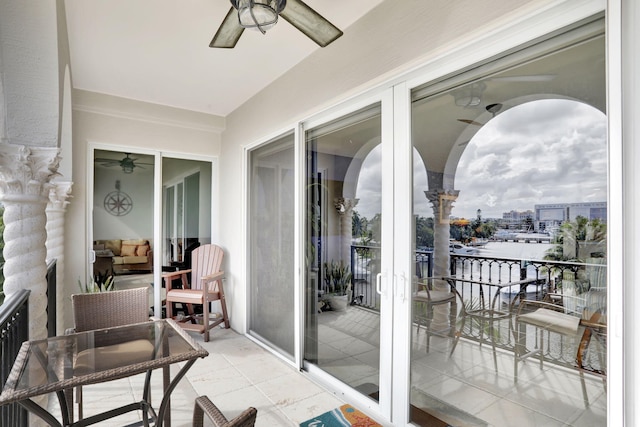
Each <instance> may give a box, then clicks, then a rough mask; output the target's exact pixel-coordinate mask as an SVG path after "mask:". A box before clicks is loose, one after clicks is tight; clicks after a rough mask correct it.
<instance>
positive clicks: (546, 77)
mask: <svg viewBox="0 0 640 427" xmlns="http://www.w3.org/2000/svg"><path fill="white" fill-rule="evenodd" d="M555 78H556V75H555V74H532V75H528V76H498V77H491V78H490V79H489V80H493V81H500V82H532V83H535V82H548V81H551V80H553V79H555Z"/></svg>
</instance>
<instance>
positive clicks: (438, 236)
mask: <svg viewBox="0 0 640 427" xmlns="http://www.w3.org/2000/svg"><path fill="white" fill-rule="evenodd" d="M458 193H459V192H458V190H443V189H438V190H429V191H425V192H424V194H425V195H426V196H427V199H428V200H429V201H430V202H431V205H432V207H433V218H434V221H433V275H434V276H448V275H449V262H450V256H449V216H450V215H451V208H452V207H453V202H455V200H456V199H457V198H458ZM433 287H434V289H435V290H441V291H448V290H449V286H448V285H447V284H446V282H445V281H435V282H434V283H433ZM449 322H450V310H449V306H448V305H438V306H435V307H434V308H433V319H432V321H431V327H432V328H433V329H434V330H441V329H444V328H445V327H448V326H451V325H449Z"/></svg>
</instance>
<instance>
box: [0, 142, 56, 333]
mask: <svg viewBox="0 0 640 427" xmlns="http://www.w3.org/2000/svg"><path fill="white" fill-rule="evenodd" d="M58 162H59V158H58V149H57V148H44V147H25V146H18V145H10V144H0V200H1V201H2V203H3V204H4V206H5V211H4V223H5V230H4V241H5V246H4V259H5V265H4V276H5V282H4V292H5V295H6V297H7V298H10V297H11V296H12V295H14V294H15V293H16V292H17V291H18V290H20V289H29V290H30V291H31V295H30V296H29V339H31V340H33V339H42V338H46V336H47V295H46V292H47V282H46V277H45V276H46V272H47V268H46V247H45V241H46V235H47V233H46V220H47V218H46V214H45V209H46V206H47V202H48V200H49V199H48V195H49V188H50V184H49V181H50V179H51V178H52V177H53V176H54V175H55V171H56V170H57V168H58Z"/></svg>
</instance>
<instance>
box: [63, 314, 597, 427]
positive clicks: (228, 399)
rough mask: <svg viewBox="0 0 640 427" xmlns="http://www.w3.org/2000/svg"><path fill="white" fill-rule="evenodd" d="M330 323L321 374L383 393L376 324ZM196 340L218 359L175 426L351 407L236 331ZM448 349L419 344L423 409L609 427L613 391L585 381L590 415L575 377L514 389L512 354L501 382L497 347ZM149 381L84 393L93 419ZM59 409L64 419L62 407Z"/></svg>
mask: <svg viewBox="0 0 640 427" xmlns="http://www.w3.org/2000/svg"><path fill="white" fill-rule="evenodd" d="M323 314H327V316H320V318H319V321H320V325H319V339H320V340H321V341H324V345H323V352H322V353H321V354H320V360H319V364H320V365H321V366H323V368H324V369H326V370H327V371H330V372H332V373H333V374H334V375H336V376H338V377H341V378H342V379H343V381H345V382H347V383H350V384H351V385H352V386H354V387H356V386H358V385H362V384H365V383H376V382H377V376H376V370H377V363H378V355H377V350H376V348H377V346H378V344H377V336H376V333H375V330H376V329H377V328H376V325H375V322H376V321H377V315H376V314H375V313H373V314H371V312H362V310H359V309H358V308H357V307H352V308H350V309H349V311H348V312H347V314H343V315H339V316H338V315H336V314H335V313H330V312H327V313H323ZM349 331H351V332H352V334H349V333H348V332H349ZM356 331H357V333H355V332H356ZM194 336H195V335H194ZM414 336H415V335H414ZM195 339H196V340H197V341H198V342H200V343H201V344H202V346H203V347H204V348H205V349H206V350H207V351H208V352H209V356H208V357H206V358H205V359H201V360H198V361H197V362H196V364H195V365H194V366H193V367H192V368H191V369H190V370H189V372H188V373H187V376H186V378H184V379H183V380H182V381H181V382H180V384H179V386H178V388H177V389H176V390H175V391H174V393H173V395H172V419H173V424H172V425H173V426H189V425H191V415H192V411H193V402H194V399H195V397H196V396H198V395H207V396H209V397H210V398H211V400H212V401H214V403H215V404H216V405H217V406H218V407H219V408H220V409H221V410H222V411H223V412H224V413H225V414H226V415H227V416H228V417H233V416H235V415H237V414H239V413H240V412H241V411H242V410H244V409H245V408H246V407H248V406H255V407H256V408H258V419H257V424H256V425H258V426H269V427H271V426H297V425H299V423H300V422H302V421H305V420H307V419H309V418H311V417H312V416H314V415H318V414H321V413H323V412H325V411H328V410H331V409H333V408H336V407H338V406H340V405H341V404H342V403H343V402H342V401H341V400H340V399H338V398H337V397H336V396H335V395H334V394H332V393H331V392H328V391H327V390H325V389H323V388H322V387H320V386H318V385H317V384H316V383H314V382H313V381H311V380H310V379H309V377H308V376H307V374H305V373H300V372H298V371H296V370H295V369H294V368H292V367H291V366H290V365H288V364H287V363H285V362H284V361H282V360H280V359H279V358H277V357H275V356H273V355H272V354H271V353H270V352H268V351H266V350H264V349H263V348H261V347H260V346H259V345H257V344H255V343H254V342H253V341H251V340H249V339H248V338H246V337H244V336H242V335H239V334H237V333H236V332H234V331H232V330H225V329H214V330H213V331H212V332H211V340H210V341H209V342H207V343H205V342H203V341H202V338H201V336H195ZM449 345H450V342H449V341H448V340H447V339H445V338H438V337H432V343H431V351H430V352H429V353H426V351H425V347H424V332H422V333H421V335H420V336H418V338H417V339H415V340H414V343H413V348H412V356H411V360H412V365H411V376H412V382H411V390H412V399H413V402H414V403H416V404H418V403H419V402H428V403H427V404H429V405H434V406H437V405H439V404H440V403H442V404H443V407H444V408H445V409H444V410H445V412H446V411H447V410H451V411H452V412H454V413H455V412H456V411H458V412H459V414H458V415H460V414H462V417H463V418H464V416H468V417H467V418H468V419H469V420H471V421H469V423H468V424H464V425H489V426H497V427H508V426H517V427H525V426H545V427H546V426H551V427H553V426H587V427H588V426H594V427H595V426H606V391H605V389H604V387H603V384H602V381H600V380H599V379H596V378H594V377H592V376H589V375H586V376H585V379H586V381H585V383H586V387H587V391H588V395H589V400H590V405H589V407H588V408H585V405H584V401H583V398H582V396H583V395H582V390H581V382H580V377H579V375H578V374H577V373H576V372H575V371H573V370H564V369H558V368H555V367H553V366H550V365H549V364H545V366H544V369H543V370H540V368H539V365H538V364H537V363H535V362H527V363H525V364H523V365H522V366H521V367H520V370H519V380H518V383H517V384H514V381H513V356H512V355H511V354H508V353H507V352H498V371H497V372H496V371H495V370H494V369H493V356H492V352H491V351H490V349H491V347H490V346H488V345H485V346H483V347H482V348H480V347H479V346H478V344H477V343H472V342H467V341H464V340H461V341H460V343H459V344H458V348H456V350H455V352H454V354H453V357H452V358H451V359H449V358H448V349H449ZM143 380H144V378H143V377H142V376H137V377H133V378H130V379H123V380H119V381H114V382H111V383H106V384H96V385H92V386H88V387H85V389H84V396H85V397H84V399H85V405H84V406H85V416H86V415H90V414H91V413H93V412H96V411H98V410H99V411H103V410H104V408H105V407H115V406H119V404H124V403H130V402H131V401H132V398H133V397H136V398H138V399H139V398H140V396H139V393H140V391H141V389H142V382H143ZM160 387H161V378H160V375H157V374H154V377H153V390H157V391H158V392H157V393H155V394H154V396H158V397H159V396H160ZM156 400H157V398H156ZM54 401H55V400H54ZM443 402H446V404H445V403H443ZM155 405H156V406H157V405H158V402H157V401H155ZM50 407H51V408H52V409H53V410H56V408H57V403H55V404H51V405H50ZM139 419H140V416H139V414H138V413H131V414H128V415H124V416H121V417H119V418H116V419H113V420H112V421H111V422H108V423H103V424H100V425H105V426H122V425H126V424H129V423H131V422H135V421H138V420H139ZM457 419H461V418H460V417H458V418H457ZM475 421H477V422H478V423H474V422H475ZM452 423H453V422H452Z"/></svg>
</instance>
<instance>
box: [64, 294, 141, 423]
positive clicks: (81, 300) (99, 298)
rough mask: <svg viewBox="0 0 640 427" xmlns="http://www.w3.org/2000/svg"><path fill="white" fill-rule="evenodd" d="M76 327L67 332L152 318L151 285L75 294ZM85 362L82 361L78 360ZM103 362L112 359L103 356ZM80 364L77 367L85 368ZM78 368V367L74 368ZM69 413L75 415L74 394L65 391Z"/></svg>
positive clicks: (78, 390) (80, 414)
mask: <svg viewBox="0 0 640 427" xmlns="http://www.w3.org/2000/svg"><path fill="white" fill-rule="evenodd" d="M71 304H72V307H73V324H74V327H73V328H69V329H67V330H66V331H65V333H66V334H72V333H76V332H84V331H92V330H95V329H103V328H111V327H114V326H122V325H130V324H134V323H141V322H147V321H148V320H149V288H133V289H125V290H120V291H109V292H95V293H88V294H75V295H71ZM78 363H80V365H82V361H78ZM101 363H108V361H105V360H102V361H101ZM80 365H78V366H77V367H76V368H77V369H82V366H80ZM74 369H75V368H74ZM65 394H66V397H67V401H68V406H69V408H68V409H69V411H70V412H69V414H70V417H71V419H73V394H72V393H70V392H67V393H65ZM76 395H77V402H78V417H79V419H80V420H81V419H82V417H83V411H82V387H77V388H76Z"/></svg>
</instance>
